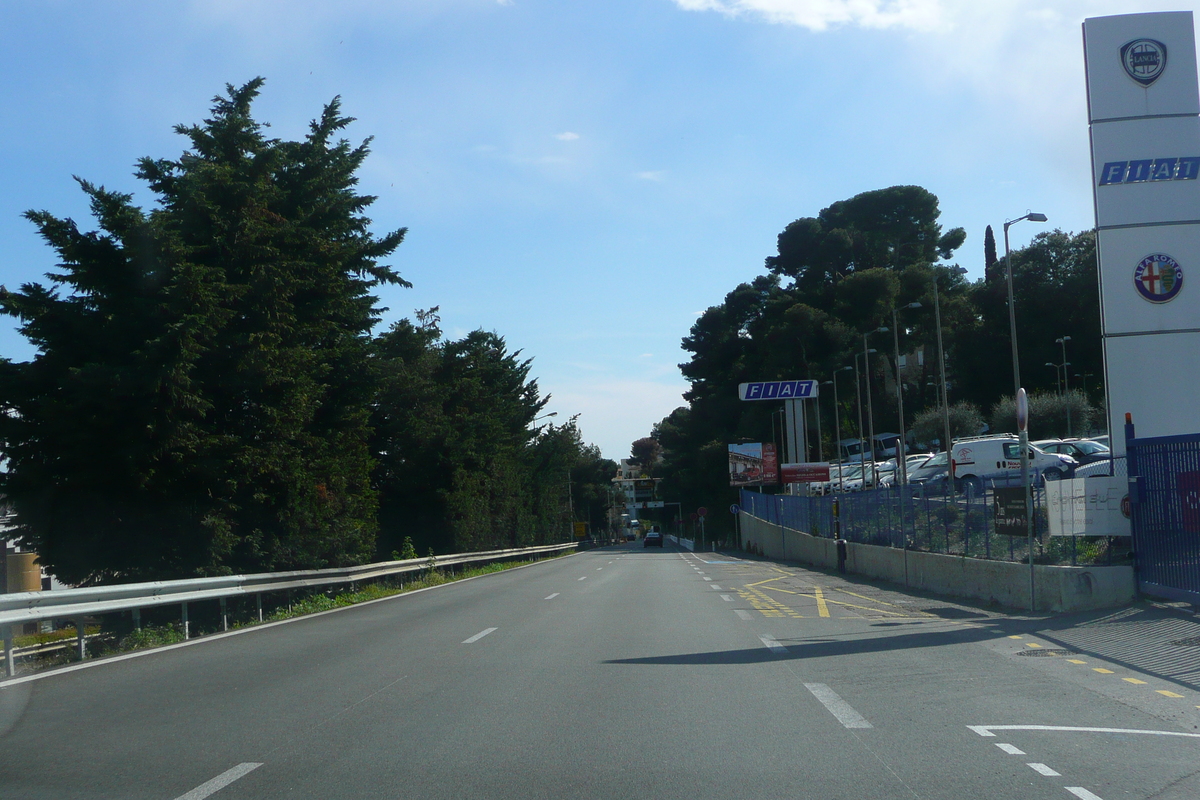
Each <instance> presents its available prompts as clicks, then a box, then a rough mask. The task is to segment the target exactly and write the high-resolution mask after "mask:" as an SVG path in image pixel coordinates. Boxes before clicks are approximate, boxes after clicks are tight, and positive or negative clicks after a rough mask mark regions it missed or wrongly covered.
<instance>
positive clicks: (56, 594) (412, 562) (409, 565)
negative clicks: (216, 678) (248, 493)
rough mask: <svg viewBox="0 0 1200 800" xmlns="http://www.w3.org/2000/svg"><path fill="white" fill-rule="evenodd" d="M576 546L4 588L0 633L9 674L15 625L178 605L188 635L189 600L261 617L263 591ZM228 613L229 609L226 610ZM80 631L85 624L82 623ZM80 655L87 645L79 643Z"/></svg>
mask: <svg viewBox="0 0 1200 800" xmlns="http://www.w3.org/2000/svg"><path fill="white" fill-rule="evenodd" d="M574 549H576V543H575V542H567V543H564V544H551V545H541V546H538V547H520V548H512V549H507V550H487V551H483V552H478V553H458V554H454V555H448V556H433V557H427V558H412V559H408V560H405V561H381V562H378V563H375V564H362V565H360V566H357V567H333V568H330V569H311V570H296V571H293V572H264V573H259V574H255V575H230V576H224V577H218V578H187V579H184V580H177V581H147V582H144V583H125V584H117V585H113V586H94V587H88V588H85V589H59V590H56V591H51V592H14V593H12V594H0V635H2V636H3V639H4V661H5V669H6V672H7V673H8V675H9V676H10V677H11V676H12V675H13V666H14V665H13V646H12V642H13V637H12V626H13V625H19V624H22V623H27V622H37V621H40V620H45V619H80V618H82V617H88V616H95V615H97V614H110V613H113V612H117V611H134V612H135V613H137V611H138V610H139V609H142V608H152V607H155V606H165V605H179V606H182V613H183V633H184V638H185V639H186V638H188V634H189V632H188V618H187V606H188V603H195V602H200V601H204V600H219V601H221V603H222V612H224V602H225V600H226V599H227V598H230V597H239V596H249V595H257V596H258V597H259V616H260V620H261V615H262V605H261V596H262V594H263V593H265V592H279V591H285V590H288V589H302V588H310V587H314V586H335V585H339V584H346V583H357V582H359V581H368V580H374V579H377V578H384V577H388V576H390V575H403V574H406V573H411V572H420V571H422V570H426V569H436V568H438V567H451V566H458V565H460V564H478V563H487V562H492V561H506V560H510V559H513V558H520V557H522V556H536V555H541V554H548V553H557V552H562V551H564V550H574ZM222 617H224V613H222ZM78 628H79V630H80V631H82V630H83V625H82V624H79V625H78ZM78 647H79V652H80V655H81V657H82V656H83V655H84V654H85V645H84V643H83V640H82V639H81V640H80V641H79V643H78Z"/></svg>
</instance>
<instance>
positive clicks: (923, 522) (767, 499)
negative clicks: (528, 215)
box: [741, 483, 1125, 564]
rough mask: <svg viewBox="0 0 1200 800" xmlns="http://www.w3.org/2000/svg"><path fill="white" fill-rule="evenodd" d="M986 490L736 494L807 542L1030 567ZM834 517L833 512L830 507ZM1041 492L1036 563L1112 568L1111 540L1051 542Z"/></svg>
mask: <svg viewBox="0 0 1200 800" xmlns="http://www.w3.org/2000/svg"><path fill="white" fill-rule="evenodd" d="M992 498H993V495H992V487H990V486H987V487H985V488H984V490H983V491H982V492H980V493H978V494H976V493H975V492H973V491H972V490H971V489H970V488H969V487H968V489H967V491H966V492H965V493H956V492H954V491H953V489H952V487H950V486H949V485H948V484H945V483H942V484H934V485H932V486H926V487H915V486H913V487H907V489H903V488H901V487H885V488H881V489H875V490H871V491H863V492H851V493H847V494H840V495H828V496H823V497H822V496H814V497H799V496H791V495H770V494H763V493H761V492H757V491H753V490H750V489H742V492H741V507H742V509H743V510H744V511H745V512H746V513H748V514H751V515H753V516H755V517H758V518H760V519H762V520H765V521H766V522H770V523H772V524H775V525H782V526H783V527H785V528H789V529H792V530H796V531H803V532H804V533H809V534H812V535H813V536H824V537H835V536H836V537H840V538H844V539H846V540H847V541H851V542H857V543H861V544H874V545H881V546H884V547H905V546H907V547H908V548H909V549H912V550H922V551H926V552H932V553H945V554H949V555H965V556H969V557H972V558H985V559H992V560H997V561H1026V562H1027V561H1028V558H1029V545H1028V539H1027V537H1025V536H1023V535H1022V536H1011V535H1008V534H1006V533H1003V532H1001V531H998V530H997V529H996V525H995V522H994V519H993V510H992ZM835 503H836V504H837V507H838V513H837V514H836V515H835V513H834V504H835ZM1044 503H1045V491H1044V490H1043V489H1041V488H1035V489H1034V492H1033V505H1034V515H1033V516H1034V520H1033V523H1034V537H1035V541H1034V560H1035V562H1037V563H1043V564H1112V563H1114V562H1115V561H1117V560H1120V559H1123V558H1124V557H1125V552H1124V550H1123V549H1121V548H1120V546H1119V545H1116V544H1115V543H1114V542H1113V541H1112V540H1110V539H1101V538H1098V537H1092V538H1084V537H1071V536H1064V537H1050V536H1049V535H1048V531H1047V523H1046V514H1045V510H1044Z"/></svg>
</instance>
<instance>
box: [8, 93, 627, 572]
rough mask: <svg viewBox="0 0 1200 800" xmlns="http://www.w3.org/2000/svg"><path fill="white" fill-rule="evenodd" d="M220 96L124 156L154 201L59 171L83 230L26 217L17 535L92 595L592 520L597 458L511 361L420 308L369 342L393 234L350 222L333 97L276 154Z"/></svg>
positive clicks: (464, 546) (354, 203)
mask: <svg viewBox="0 0 1200 800" xmlns="http://www.w3.org/2000/svg"><path fill="white" fill-rule="evenodd" d="M262 85H263V80H262V79H261V78H259V79H255V80H253V81H250V82H249V83H247V84H245V85H244V86H241V87H233V86H228V87H227V92H226V94H225V95H222V96H218V97H217V98H215V99H214V105H213V107H212V112H211V116H210V117H209V118H208V119H205V120H204V121H203V122H202V123H200V124H196V125H186V126H185V125H180V126H177V127H176V129H175V130H176V131H177V132H178V133H179V134H181V135H183V136H184V137H186V139H187V141H188V143H189V146H188V148H187V149H186V151H185V152H184V153H183V154H182V155H181V156H180V157H178V158H176V159H169V160H168V159H150V158H143V159H141V160H140V161H138V162H137V169H136V173H135V174H136V176H137V177H138V178H139V179H140V180H141V181H144V182H145V184H146V185H147V186H148V187H149V189H150V191H151V192H152V193H153V195H154V197H155V204H154V206H153V207H152V208H151V209H149V210H146V209H143V208H141V207H139V206H137V205H135V204H134V202H133V197H132V195H130V194H125V193H120V192H113V191H108V190H106V189H104V188H103V187H101V186H97V185H94V184H92V183H89V182H87V181H84V180H79V183H80V186H81V187H82V189H83V191H84V192H85V193H86V195H87V197H88V199H89V201H90V207H91V212H92V214H93V215H94V217H95V221H96V224H97V226H98V230H94V231H85V230H83V229H81V228H80V227H79V226H78V225H77V224H76V222H75V221H73V220H71V219H64V218H60V217H56V216H54V215H53V214H51V213H49V212H47V211H31V212H28V213H27V214H26V217H27V218H28V219H29V220H30V221H31V222H32V223H33V224H34V225H35V226H36V227H37V230H38V232H39V233H40V235H41V236H42V237H43V238H44V239H45V241H46V242H47V243H48V244H49V245H50V246H51V247H52V248H53V249H54V251H55V252H56V253H57V256H58V259H59V264H58V267H57V270H56V271H55V272H52V273H50V274H49V275H47V282H46V283H26V284H24V285H23V286H21V287H20V288H18V289H16V290H9V289H7V288H2V287H0V312H3V313H4V314H7V315H9V316H11V317H15V318H16V319H17V320H18V321H19V330H20V332H21V333H22V334H23V335H24V336H25V337H27V338H28V340H29V341H30V342H31V343H32V344H33V345H34V347H35V350H36V353H35V356H34V357H33V358H32V359H31V360H29V361H24V362H16V361H12V360H10V359H4V360H2V361H0V407H2V409H3V413H0V450H2V451H3V455H4V457H5V460H6V471H5V473H4V474H3V477H2V479H0V480H2V490H3V493H4V495H5V496H6V499H7V502H8V503H9V505H10V507H11V508H12V509H13V511H14V512H15V515H16V521H17V522H16V524H17V527H16V531H15V535H16V537H17V539H18V541H19V542H20V543H21V544H22V545H24V546H27V547H31V548H33V549H34V550H36V551H37V552H38V554H39V558H40V560H41V562H42V564H43V565H45V566H46V567H48V569H49V570H50V571H52V572H53V573H55V574H56V575H57V576H58V577H59V578H60V579H61V580H63V581H66V582H68V583H74V584H93V583H101V582H117V581H129V580H139V579H162V578H178V577H192V576H200V575H218V574H231V573H247V572H255V571H268V570H281V569H300V568H320V567H327V566H343V565H350V564H356V563H363V562H366V561H370V560H372V559H381V558H388V557H391V556H392V554H393V553H395V552H397V551H398V550H400V548H401V547H402V545H403V544H404V542H405V539H406V538H407V539H410V540H411V542H412V543H413V545H414V546H415V548H416V549H418V550H419V551H420V552H421V553H424V552H427V551H429V550H432V551H436V552H452V551H465V550H478V549H489V548H495V547H513V546H522V545H531V544H537V543H545V542H557V541H564V540H567V539H569V538H570V537H571V536H572V532H571V523H572V521H573V520H574V519H582V520H585V521H586V520H591V521H592V522H593V523H596V524H599V525H603V521H604V519H605V514H606V510H607V506H608V503H609V500H608V498H609V479H610V478H611V477H612V475H613V472H614V471H615V468H616V465H615V464H613V463H612V462H611V461H606V460H605V459H603V458H601V456H600V453H599V451H598V450H597V449H596V448H595V447H592V446H589V445H586V444H585V443H584V442H583V441H582V440H581V438H580V434H579V431H578V428H577V427H576V425H575V421H574V419H573V418H572V419H571V420H570V421H568V422H566V423H565V424H560V425H554V424H546V423H543V424H538V423H539V420H540V419H541V418H545V417H547V416H550V415H545V414H543V410H544V408H545V406H546V403H547V400H548V397H546V396H543V395H542V394H541V393H540V390H539V388H538V385H537V381H536V380H534V379H532V378H531V377H530V369H531V363H530V360H529V359H522V358H521V355H520V352H519V351H515V352H514V351H510V350H509V349H508V346H507V344H506V343H505V340H504V338H503V337H502V336H500V335H498V334H496V333H493V332H487V331H482V330H477V331H474V332H472V333H469V334H467V335H466V336H465V337H463V338H462V339H460V340H447V339H446V338H445V337H444V336H443V334H442V332H441V330H440V328H439V327H438V317H437V309H436V308H435V309H429V310H425V311H419V312H417V313H416V314H415V315H414V316H415V320H408V319H404V320H401V321H400V322H397V323H396V324H394V325H392V326H391V327H390V328H388V329H387V330H386V331H383V332H382V333H376V332H375V329H376V327H377V325H378V323H379V322H380V314H381V313H382V311H384V309H381V308H380V307H379V306H378V302H377V298H376V297H375V295H374V294H373V292H374V291H375V290H376V289H377V287H379V286H381V285H384V284H392V285H399V286H409V285H410V284H409V283H408V282H407V281H406V280H404V279H403V278H402V277H401V276H400V275H399V274H398V273H397V272H396V271H395V270H394V269H393V268H392V267H390V266H387V265H385V264H384V263H382V262H383V261H384V260H385V259H387V258H388V257H389V256H391V255H392V254H393V253H394V251H395V250H396V249H397V248H398V247H399V245H400V244H401V243H402V242H403V240H404V236H405V229H403V228H400V229H398V230H394V231H391V232H388V233H385V234H382V235H376V234H374V233H372V231H371V220H370V219H369V218H368V217H367V216H366V214H365V212H366V211H367V210H368V209H369V207H370V206H371V204H372V203H373V202H374V200H375V199H376V198H374V197H372V196H369V195H364V194H361V193H359V192H358V190H357V183H358V179H357V177H356V174H357V171H358V169H359V168H360V166H361V165H362V163H363V161H364V160H365V158H366V157H367V155H368V153H369V143H370V140H369V139H368V140H367V141H364V142H363V143H361V144H359V145H357V146H353V145H351V144H350V143H349V142H348V141H347V140H346V139H344V138H340V137H341V134H342V132H343V131H344V130H345V129H346V127H347V126H348V125H349V124H350V123H351V122H352V121H353V120H352V119H351V118H349V117H345V116H343V115H342V113H341V108H340V101H339V100H338V99H336V98H335V99H334V100H333V101H332V102H331V103H329V104H328V105H327V106H326V107H325V108H324V109H323V111H322V113H321V115H320V117H319V118H318V119H316V120H314V121H313V122H312V123H311V125H310V127H309V131H308V134H307V135H306V136H305V137H304V138H303V139H302V140H300V141H287V140H283V139H278V138H271V137H269V136H268V128H269V126H268V125H266V124H265V123H261V122H259V121H257V120H255V118H254V117H253V115H252V109H251V107H252V104H253V101H254V99H255V98H256V97H257V96H258V94H259V92H260V90H261V87H262Z"/></svg>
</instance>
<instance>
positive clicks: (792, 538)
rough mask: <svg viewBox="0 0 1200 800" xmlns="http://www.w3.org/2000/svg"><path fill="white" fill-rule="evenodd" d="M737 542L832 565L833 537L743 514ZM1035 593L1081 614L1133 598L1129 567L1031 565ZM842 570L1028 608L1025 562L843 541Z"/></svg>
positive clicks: (1052, 606)
mask: <svg viewBox="0 0 1200 800" xmlns="http://www.w3.org/2000/svg"><path fill="white" fill-rule="evenodd" d="M741 524H742V541H743V542H744V543H745V544H746V545H747V546H749V545H756V546H757V547H758V548H759V549H761V551H762V552H763V554H764V555H766V556H768V557H770V558H777V559H780V560H782V561H798V562H800V563H803V564H811V565H813V566H815V567H820V568H822V569H836V568H837V547H836V543H835V542H834V540H833V539H827V538H819V537H815V536H810V535H809V534H807V533H803V532H801V531H795V530H791V529H789V528H783V527H781V526H779V525H773V524H771V523H768V522H765V521H763V520H761V519H758V518H757V517H752V516H750V515H749V514H747V513H745V512H742V514H741ZM1033 569H1034V596H1035V599H1036V600H1037V609H1038V610H1039V611H1053V612H1063V611H1086V610H1090V609H1096V608H1115V607H1119V606H1123V605H1126V604H1128V603H1130V602H1132V601H1133V600H1134V598H1135V597H1136V595H1137V583H1136V581H1135V579H1134V576H1133V568H1132V567H1127V566H1122V567H1053V566H1039V565H1034V568H1033ZM846 570H847V572H851V573H854V574H856V575H866V576H868V577H872V578H882V579H884V580H888V581H892V582H893V583H898V584H901V585H903V586H907V587H909V588H912V589H922V590H924V591H929V592H937V593H939V594H948V595H953V596H956V597H967V598H971V599H974V600H983V601H985V602H996V603H999V604H1001V605H1004V606H1010V607H1013V608H1029V565H1028V564H1017V563H1014V562H1011V561H985V560H983V559H979V558H963V557H961V556H947V555H941V554H939V553H921V552H916V551H911V550H910V551H907V552H906V551H904V550H900V549H897V548H892V547H879V546H876V545H870V544H855V543H848V544H847V545H846Z"/></svg>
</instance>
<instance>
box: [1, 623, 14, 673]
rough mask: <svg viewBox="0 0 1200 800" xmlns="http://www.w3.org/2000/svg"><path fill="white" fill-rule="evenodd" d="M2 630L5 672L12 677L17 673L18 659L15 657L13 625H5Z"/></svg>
mask: <svg viewBox="0 0 1200 800" xmlns="http://www.w3.org/2000/svg"><path fill="white" fill-rule="evenodd" d="M2 630H3V636H4V673H5V674H6V675H7V676H8V677H10V678H11V677H14V676H15V675H16V674H17V664H16V659H15V658H14V657H13V632H12V625H5V626H4V628H3V629H2Z"/></svg>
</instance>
